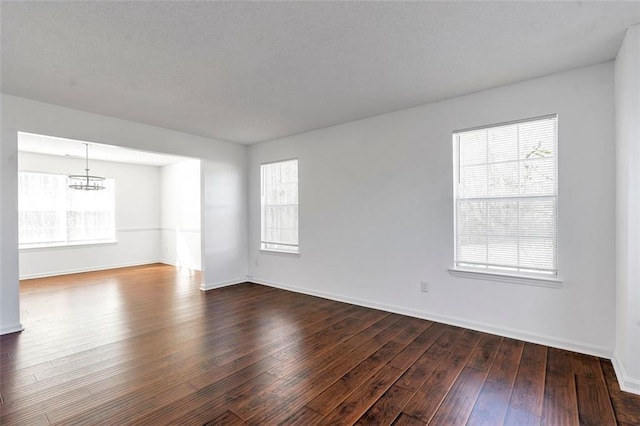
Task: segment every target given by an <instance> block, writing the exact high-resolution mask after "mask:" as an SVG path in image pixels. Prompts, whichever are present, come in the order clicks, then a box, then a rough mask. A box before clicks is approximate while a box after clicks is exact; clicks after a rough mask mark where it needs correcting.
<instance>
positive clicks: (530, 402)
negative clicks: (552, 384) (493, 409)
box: [510, 343, 547, 417]
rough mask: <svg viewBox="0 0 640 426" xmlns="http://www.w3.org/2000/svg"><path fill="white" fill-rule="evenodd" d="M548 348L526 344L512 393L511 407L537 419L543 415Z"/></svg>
mask: <svg viewBox="0 0 640 426" xmlns="http://www.w3.org/2000/svg"><path fill="white" fill-rule="evenodd" d="M546 363H547V348H546V347H545V346H540V345H536V344H534V343H525V344H524V349H523V351H522V358H521V360H520V367H519V368H518V374H517V375H516V381H515V383H514V385H513V392H512V393H511V403H510V405H511V407H513V408H517V409H518V410H521V411H526V412H528V413H530V414H533V415H534V416H536V417H540V416H541V414H542V399H543V395H544V378H545V369H546V368H545V366H546Z"/></svg>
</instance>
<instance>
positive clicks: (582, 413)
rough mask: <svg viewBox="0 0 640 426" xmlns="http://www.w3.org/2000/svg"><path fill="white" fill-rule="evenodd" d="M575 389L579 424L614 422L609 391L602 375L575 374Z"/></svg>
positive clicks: (610, 423)
mask: <svg viewBox="0 0 640 426" xmlns="http://www.w3.org/2000/svg"><path fill="white" fill-rule="evenodd" d="M576 391H577V392H576V393H577V395H578V415H579V417H580V424H581V425H612V424H615V423H616V420H615V415H614V413H613V407H612V405H611V400H610V399H609V393H608V391H607V388H606V385H605V383H604V380H602V377H587V376H581V375H576Z"/></svg>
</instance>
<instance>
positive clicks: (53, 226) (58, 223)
mask: <svg viewBox="0 0 640 426" xmlns="http://www.w3.org/2000/svg"><path fill="white" fill-rule="evenodd" d="M68 184H69V182H68V180H67V176H65V175H57V174H49V173H38V172H19V173H18V231H19V236H18V238H19V247H20V248H32V247H47V246H65V245H77V244H93V243H104V242H112V241H115V238H116V237H115V200H114V181H113V179H106V180H105V183H104V185H105V187H106V188H105V189H104V190H100V191H80V190H74V189H70V188H69V187H68Z"/></svg>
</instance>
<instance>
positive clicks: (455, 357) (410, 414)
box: [0, 264, 640, 425]
mask: <svg viewBox="0 0 640 426" xmlns="http://www.w3.org/2000/svg"><path fill="white" fill-rule="evenodd" d="M199 282H200V276H199V274H198V273H190V272H189V271H183V270H179V269H176V268H173V267H170V266H166V265H160V264H158V265H148V266H144V267H135V268H123V269H115V270H109V271H101V272H92V273H84V274H75V275H68V276H63V277H52V278H46V279H36V280H28V281H23V282H22V283H21V312H22V321H23V324H24V325H25V327H26V330H25V331H24V332H22V333H18V334H13V335H8V336H2V337H1V338H0V379H1V381H0V423H1V424H2V425H48V424H60V425H93V424H110V425H125V424H149V425H164V424H175V425H203V424H207V425H236V424H238V425H241V424H255V425H272V424H273V425H276V424H299V425H315V424H331V425H335V424H359V425H385V424H397V425H407V424H408V425H417V424H428V423H430V424H435V425H464V424H468V425H501V424H507V425H528V424H532V425H542V424H544V425H574V424H576V425H577V424H585V425H613V424H616V423H618V424H621V425H639V424H640V397H638V396H635V395H631V394H628V393H624V392H621V391H620V388H619V387H618V384H617V382H616V379H615V375H614V372H613V368H612V366H611V363H610V362H609V361H608V360H604V359H598V358H595V357H592V356H587V355H581V354H577V353H572V352H568V351H564V350H559V349H554V348H549V347H546V346H541V345H536V344H531V343H525V342H521V341H517V340H513V339H508V338H502V337H498V336H493V335H489V334H484V333H480V332H476V331H471V330H466V329H462V328H458V327H453V326H448V325H444V324H439V323H434V322H430V321H424V320H420V319H416V318H410V317H405V316H402V315H397V314H391V313H387V312H382V311H377V310H373V309H368V308H362V307H358V306H353V305H348V304H344V303H339V302H334V301H330V300H325V299H320V298H316V297H311V296H305V295H301V294H296V293H291V292H287V291H282V290H278V289H274V288H269V287H265V286H261V285H256V284H251V283H246V284H240V285H236V286H232V287H227V288H222V289H218V290H212V291H209V292H206V293H203V292H200V291H199V290H198V284H199Z"/></svg>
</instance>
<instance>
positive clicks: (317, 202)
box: [249, 62, 615, 356]
mask: <svg viewBox="0 0 640 426" xmlns="http://www.w3.org/2000/svg"><path fill="white" fill-rule="evenodd" d="M613 93H614V80H613V64H612V63H611V62H609V63H604V64H601V65H596V66H591V67H587V68H582V69H576V70H573V71H569V72H564V73H560V74H554V75H549V76H546V77H542V78H538V79H534V80H529V81H525V82H521V83H517V84H513V85H508V86H503V87H498V88H495V89H491V90H487V91H484V92H479V93H475V94H471V95H468V96H462V97H459V98H455V99H451V100H446V101H442V102H437V103H432V104H428V105H424V106H420V107H416V108H412V109H408V110H403V111H399V112H396V113H391V114H386V115H382V116H377V117H372V118H369V119H364V120H359V121H355V122H350V123H346V124H343V125H339V126H334V127H330V128H326V129H321V130H317V131H311V132H308V133H304V134H300V135H295V136H291V137H287V138H283V139H279V140H274V141H270V142H266V143H261V144H257V145H253V146H251V147H250V149H249V211H250V216H249V228H250V231H249V232H250V236H249V244H250V252H249V255H250V262H249V270H250V272H249V273H250V275H252V276H253V280H254V281H256V282H263V283H268V284H270V285H274V286H280V287H283V288H290V289H294V290H297V291H302V292H306V293H311V294H316V295H321V296H325V297H329V298H334V299H339V300H344V301H351V302H355V303H358V304H363V305H369V306H374V307H380V308H383V309H387V310H391V311H397V312H401V313H406V314H409V315H416V316H420V317H425V318H432V319H435V320H437V321H443V322H448V323H453V324H458V325H461V326H465V327H470V328H476V329H481V330H485V331H488V332H494V333H498V334H502V335H508V336H513V337H518V338H522V339H525V340H529V341H538V342H543V343H546V344H550V345H553V346H559V347H564V348H571V349H575V350H578V351H581V352H587V353H594V354H599V355H605V356H610V355H611V353H612V350H613V346H614V333H613V331H614V326H615V324H614V321H615V169H614V166H615V149H614V137H615V133H614V101H613ZM549 114H558V168H559V170H558V175H559V177H558V179H559V193H558V197H559V198H558V215H559V216H558V227H559V228H558V229H559V231H558V235H559V240H558V269H559V278H560V279H561V280H562V281H563V284H562V285H561V287H559V288H549V287H541V286H536V285H530V284H524V283H512V282H499V281H490V280H486V279H471V278H462V277H457V276H456V277H454V276H451V275H450V274H449V271H448V269H449V268H451V267H452V266H453V261H454V220H453V153H452V132H453V131H456V130H459V129H468V128H473V127H476V126H484V125H488V124H495V123H502V122H508V121H512V120H520V119H523V118H530V117H539V116H544V115H549ZM289 158H298V159H299V163H298V167H299V170H298V172H299V203H300V204H299V243H300V253H299V254H297V255H296V254H283V253H275V254H274V253H268V252H261V251H260V250H259V248H260V187H259V186H260V164H262V163H266V162H272V161H279V160H283V159H289ZM421 281H426V282H427V286H426V287H427V290H428V292H426V293H425V292H421Z"/></svg>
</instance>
